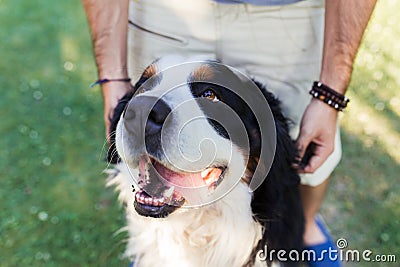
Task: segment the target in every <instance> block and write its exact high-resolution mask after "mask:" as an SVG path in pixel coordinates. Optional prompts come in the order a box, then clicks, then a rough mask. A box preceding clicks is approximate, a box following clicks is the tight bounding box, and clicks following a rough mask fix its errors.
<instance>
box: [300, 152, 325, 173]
mask: <svg viewBox="0 0 400 267" xmlns="http://www.w3.org/2000/svg"><path fill="white" fill-rule="evenodd" d="M330 154H331V150H330V149H329V148H327V147H323V146H316V147H315V150H314V153H313V155H312V157H311V158H310V160H309V161H308V163H307V165H305V166H303V172H304V173H314V172H315V171H316V170H317V169H318V168H319V167H321V165H322V164H323V163H324V162H325V160H326V159H327V158H328V157H329V155H330Z"/></svg>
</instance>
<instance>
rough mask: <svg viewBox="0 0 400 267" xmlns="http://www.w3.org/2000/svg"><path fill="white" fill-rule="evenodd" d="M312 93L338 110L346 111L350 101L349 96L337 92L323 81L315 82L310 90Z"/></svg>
mask: <svg viewBox="0 0 400 267" xmlns="http://www.w3.org/2000/svg"><path fill="white" fill-rule="evenodd" d="M310 95H312V97H314V98H317V99H319V100H321V101H323V102H324V103H326V104H328V105H329V106H330V107H332V108H334V109H336V110H337V111H344V110H345V108H346V107H347V103H349V102H350V99H349V98H348V97H346V96H345V95H342V94H340V93H338V92H336V91H335V90H333V89H332V88H330V87H328V86H326V85H325V84H323V83H321V82H314V84H313V86H312V88H311V90H310Z"/></svg>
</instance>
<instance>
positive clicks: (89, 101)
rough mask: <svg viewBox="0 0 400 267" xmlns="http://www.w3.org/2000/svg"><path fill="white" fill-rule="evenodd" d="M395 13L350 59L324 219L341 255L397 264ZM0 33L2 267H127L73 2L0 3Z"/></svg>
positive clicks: (398, 55)
mask: <svg viewBox="0 0 400 267" xmlns="http://www.w3.org/2000/svg"><path fill="white" fill-rule="evenodd" d="M398 10H400V3H399V2H398V1H395V0H390V1H389V0H386V1H380V2H379V5H378V8H377V10H376V12H375V16H374V18H373V20H372V21H371V25H370V28H369V31H368V33H367V35H366V38H365V41H364V43H363V45H362V49H361V51H360V53H359V55H358V58H357V63H356V66H355V71H354V75H353V80H352V84H351V88H350V97H351V99H352V102H351V103H350V108H349V110H348V111H347V112H346V113H345V114H344V116H343V119H342V128H343V131H342V138H343V151H344V152H343V153H344V155H343V160H342V163H341V165H340V166H339V167H338V169H337V170H336V171H335V173H334V175H333V177H332V178H333V179H332V183H331V187H330V190H329V193H328V196H327V200H326V202H325V204H324V206H323V210H322V214H323V215H324V217H325V218H326V220H327V221H328V223H329V226H330V228H331V230H332V232H333V235H334V237H335V238H339V237H342V238H346V239H347V240H348V242H349V248H351V249H370V250H373V251H374V253H375V254H378V253H381V254H397V260H398V261H400V254H399V252H400V231H399V230H400V196H399V192H400V185H399V183H398V181H399V178H400V152H399V151H400V134H399V132H400V119H399V117H400V90H399V87H400V78H399V77H400V45H399V42H398V40H400V28H399V27H398V25H400V17H399V16H398V14H397V13H398ZM0 25H1V30H0V90H1V96H0V134H1V138H0V148H1V150H0V203H1V205H2V206H1V207H2V208H1V210H0V218H1V220H0V266H2V267H3V266H4V267H8V266H49V267H50V266H127V264H128V262H127V261H126V260H121V259H120V258H121V254H122V252H123V249H124V239H125V238H126V234H125V233H118V232H117V231H118V230H119V229H120V228H121V227H123V225H124V214H123V212H122V211H121V209H120V207H119V205H118V203H117V200H116V195H115V194H114V193H113V192H112V190H111V189H106V188H104V184H105V175H104V174H102V170H103V169H104V168H105V167H106V164H105V162H104V161H103V157H104V151H103V142H104V130H103V122H102V101H101V95H100V91H99V89H98V88H97V89H90V90H89V89H87V87H88V84H90V82H91V81H92V80H94V79H95V78H96V71H95V66H94V63H93V57H92V51H91V43H90V36H89V32H88V29H87V24H86V20H85V16H84V13H83V9H82V7H81V3H80V1H79V0H69V1H46V0H37V1H27V0H14V1H11V0H0ZM349 265H350V266H351V264H349ZM367 265H368V264H366V263H361V264H359V265H357V266H367ZM368 266H397V264H393V263H391V264H389V263H387V264H383V263H382V264H377V263H374V264H372V263H371V264H370V265H368Z"/></svg>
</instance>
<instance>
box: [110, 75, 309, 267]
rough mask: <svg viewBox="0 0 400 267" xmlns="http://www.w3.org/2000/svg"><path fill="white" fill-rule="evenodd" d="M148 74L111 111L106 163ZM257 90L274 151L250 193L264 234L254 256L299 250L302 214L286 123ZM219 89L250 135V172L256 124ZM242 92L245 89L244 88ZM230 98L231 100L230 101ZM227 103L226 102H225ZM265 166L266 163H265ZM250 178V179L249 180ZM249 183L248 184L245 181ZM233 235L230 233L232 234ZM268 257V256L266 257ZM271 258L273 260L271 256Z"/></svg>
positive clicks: (256, 149) (256, 153)
mask: <svg viewBox="0 0 400 267" xmlns="http://www.w3.org/2000/svg"><path fill="white" fill-rule="evenodd" d="M150 77H151V75H149V74H148V71H147V72H146V71H145V72H144V74H143V75H142V76H141V78H140V79H139V81H138V82H137V83H136V84H135V85H134V87H133V90H132V92H130V93H128V94H127V95H125V96H124V97H123V98H122V99H121V100H120V102H119V104H118V106H117V107H116V108H115V111H114V116H113V118H112V119H111V127H110V132H111V133H112V134H111V138H110V149H109V151H108V155H107V159H108V161H109V162H110V163H113V164H115V163H118V162H119V161H120V158H119V156H118V154H117V153H116V146H115V134H113V133H114V132H115V131H116V129H117V125H118V122H119V120H120V117H121V115H122V114H123V112H124V109H125V108H126V106H127V104H128V102H129V101H130V100H131V99H132V97H133V96H134V93H135V92H136V91H137V90H138V89H139V88H140V87H141V85H142V84H143V83H145V82H146V80H147V79H149V78H150ZM255 84H256V86H257V88H258V89H259V90H260V91H261V92H262V95H263V96H264V98H265V100H266V101H267V102H268V104H269V107H270V109H271V111H272V114H273V117H274V121H275V128H276V139H277V140H276V151H275V157H274V159H273V163H272V166H271V168H270V171H269V172H268V175H267V177H266V179H264V181H263V183H262V184H261V186H259V187H258V188H257V189H256V190H255V191H254V193H253V200H252V203H251V208H252V211H253V214H254V219H255V220H256V221H258V222H260V223H261V224H262V225H263V228H264V232H263V237H262V240H260V242H259V246H258V247H257V248H256V249H255V250H254V253H256V252H257V251H258V250H259V249H263V248H264V246H265V245H267V247H268V252H269V251H271V250H275V251H278V250H281V249H283V250H286V251H289V250H291V249H296V250H297V251H301V249H302V236H303V230H304V229H303V227H304V218H303V211H302V206H301V201H300V195H299V188H298V187H299V182H300V178H299V176H298V174H297V172H296V170H295V169H293V168H292V163H293V160H294V158H295V155H296V149H295V146H294V142H293V140H292V139H291V138H290V136H289V134H288V132H289V129H288V121H287V119H286V118H285V117H284V116H283V114H282V111H281V108H280V101H279V100H278V99H276V98H275V97H274V96H273V95H272V94H271V93H269V92H268V91H267V90H266V89H265V88H264V86H263V85H262V84H260V83H258V82H255ZM204 86H207V84H202V83H197V84H194V85H191V86H190V88H191V91H192V94H193V95H194V96H195V95H196V94H197V92H200V91H202V89H201V88H202V87H204ZM218 90H223V88H217V89H216V92H217V93H218V94H219V97H220V98H221V101H224V100H225V98H229V101H231V102H232V101H233V104H229V103H228V104H229V105H230V106H231V107H232V109H234V110H235V112H236V113H237V114H239V116H240V117H241V120H242V121H243V122H244V124H245V127H246V130H247V133H248V135H249V136H250V156H249V159H248V163H247V170H248V172H249V173H253V172H254V171H255V169H256V166H257V165H258V164H261V165H263V164H264V163H263V162H259V159H260V151H261V143H262V142H261V140H262V138H261V131H260V126H259V125H258V123H257V119H256V117H255V115H254V114H253V113H252V111H251V108H250V107H248V106H247V105H243V104H242V103H241V102H240V99H236V98H238V97H237V96H235V95H234V94H233V93H232V92H218ZM243 90H246V88H244V89H243ZM232 99H234V100H232ZM229 101H227V102H229ZM210 125H212V127H213V128H214V129H215V130H216V131H217V132H219V134H220V135H221V136H223V137H224V138H229V137H228V136H227V135H226V133H225V132H224V128H223V127H221V125H219V124H218V123H216V122H214V121H212V120H210ZM265 165H268V163H265ZM250 179H251V177H250ZM247 182H249V181H247ZM233 234H234V233H233ZM267 258H269V255H267ZM273 258H274V259H275V257H273ZM283 264H285V265H287V266H291V265H292V264H293V265H296V263H290V262H286V263H283Z"/></svg>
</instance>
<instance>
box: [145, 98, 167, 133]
mask: <svg viewBox="0 0 400 267" xmlns="http://www.w3.org/2000/svg"><path fill="white" fill-rule="evenodd" d="M170 112H171V108H170V107H169V106H168V105H167V104H166V103H165V101H164V100H162V99H158V100H157V102H156V103H155V105H154V106H153V108H152V109H151V111H150V114H149V117H148V118H147V122H146V128H145V133H146V135H154V134H156V133H158V132H160V131H161V128H162V126H163V124H164V121H165V119H166V118H167V116H168V114H169V113H170Z"/></svg>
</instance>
